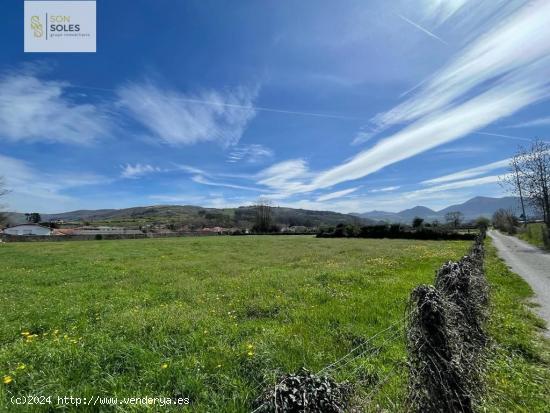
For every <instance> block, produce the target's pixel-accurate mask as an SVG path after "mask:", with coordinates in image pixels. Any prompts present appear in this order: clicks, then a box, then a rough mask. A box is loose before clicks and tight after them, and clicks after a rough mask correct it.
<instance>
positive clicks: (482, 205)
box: [355, 196, 536, 223]
mask: <svg viewBox="0 0 550 413" xmlns="http://www.w3.org/2000/svg"><path fill="white" fill-rule="evenodd" d="M500 208H504V209H507V210H512V211H514V212H515V213H516V215H520V214H521V207H520V201H519V198H517V197H511V196H508V197H503V198H490V197H484V196H477V197H475V198H472V199H470V200H468V201H466V202H464V203H462V204H457V205H451V206H449V207H447V208H444V209H442V210H440V211H434V210H432V209H430V208H427V207H424V206H416V207H414V208H411V209H405V210H403V211H400V212H385V211H371V212H365V213H361V214H355V215H357V216H359V217H361V218H369V219H373V220H381V221H386V222H401V223H410V222H411V221H412V220H413V219H414V218H415V217H419V218H423V219H425V220H426V221H434V220H438V221H441V222H443V221H444V220H445V214H447V213H448V212H451V211H460V212H462V213H463V214H464V219H465V220H473V219H476V218H478V217H480V216H484V217H487V218H490V217H491V216H492V215H493V213H494V212H495V211H496V210H498V209H500ZM526 209H527V216H531V217H532V216H535V215H536V213H535V212H534V211H533V210H532V209H531V208H529V207H526Z"/></svg>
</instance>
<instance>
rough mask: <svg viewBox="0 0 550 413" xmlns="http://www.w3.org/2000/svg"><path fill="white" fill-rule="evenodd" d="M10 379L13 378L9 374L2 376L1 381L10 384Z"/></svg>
mask: <svg viewBox="0 0 550 413" xmlns="http://www.w3.org/2000/svg"><path fill="white" fill-rule="evenodd" d="M12 381H13V378H12V377H11V376H4V378H3V379H2V382H3V383H4V384H10V383H11V382H12Z"/></svg>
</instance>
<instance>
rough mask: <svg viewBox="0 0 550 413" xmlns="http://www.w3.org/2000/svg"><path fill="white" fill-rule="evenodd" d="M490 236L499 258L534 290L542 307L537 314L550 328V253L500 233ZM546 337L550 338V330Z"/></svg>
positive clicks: (493, 233) (536, 299)
mask: <svg viewBox="0 0 550 413" xmlns="http://www.w3.org/2000/svg"><path fill="white" fill-rule="evenodd" d="M489 235H490V237H491V238H492V239H493V243H494V245H495V247H496V248H497V250H498V253H499V256H500V257H501V258H502V259H503V260H504V261H505V262H506V264H508V266H509V267H510V268H511V269H512V271H514V272H515V273H516V274H519V275H520V276H521V277H523V279H525V281H527V282H528V283H529V285H530V286H531V288H533V290H534V291H535V294H536V297H535V300H534V301H535V302H536V303H538V304H539V305H540V307H539V308H537V309H536V310H537V313H539V315H540V316H541V317H542V318H543V319H544V320H546V322H547V323H548V326H550V253H547V252H544V251H542V250H541V249H539V248H537V247H534V246H532V245H530V244H528V243H526V242H524V241H522V240H520V239H518V238H516V237H511V236H509V235H504V234H502V233H501V232H498V231H494V230H491V231H489ZM545 335H546V336H547V337H550V330H546V331H545Z"/></svg>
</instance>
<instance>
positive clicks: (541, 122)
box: [508, 116, 550, 128]
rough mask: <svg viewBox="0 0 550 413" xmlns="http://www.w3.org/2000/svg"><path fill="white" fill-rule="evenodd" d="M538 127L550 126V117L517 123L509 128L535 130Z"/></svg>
mask: <svg viewBox="0 0 550 413" xmlns="http://www.w3.org/2000/svg"><path fill="white" fill-rule="evenodd" d="M537 126H550V116H549V117H546V118H538V119H533V120H530V121H527V122H521V123H517V124H515V125H511V126H508V128H533V127H537Z"/></svg>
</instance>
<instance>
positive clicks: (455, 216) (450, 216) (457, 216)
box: [445, 211, 464, 228]
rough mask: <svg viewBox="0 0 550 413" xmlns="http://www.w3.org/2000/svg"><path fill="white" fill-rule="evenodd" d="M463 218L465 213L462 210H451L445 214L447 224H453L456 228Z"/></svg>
mask: <svg viewBox="0 0 550 413" xmlns="http://www.w3.org/2000/svg"><path fill="white" fill-rule="evenodd" d="M463 219H464V214H462V212H460V211H450V212H447V213H446V214H445V221H447V224H450V225H452V226H453V227H454V228H456V227H458V226H459V225H460V223H461V222H462V220H463Z"/></svg>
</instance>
